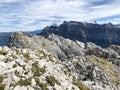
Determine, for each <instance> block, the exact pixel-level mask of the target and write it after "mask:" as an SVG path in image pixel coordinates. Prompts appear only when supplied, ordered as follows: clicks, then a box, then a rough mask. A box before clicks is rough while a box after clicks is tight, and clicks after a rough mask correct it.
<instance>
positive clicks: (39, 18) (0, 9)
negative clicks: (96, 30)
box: [0, 0, 120, 32]
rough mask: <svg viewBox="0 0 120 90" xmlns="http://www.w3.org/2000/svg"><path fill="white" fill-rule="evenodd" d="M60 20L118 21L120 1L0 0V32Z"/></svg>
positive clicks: (25, 29)
mask: <svg viewBox="0 0 120 90" xmlns="http://www.w3.org/2000/svg"><path fill="white" fill-rule="evenodd" d="M63 21H83V22H93V21H97V22H98V23H109V22H111V23H114V24H120V0H0V32H8V31H33V30H39V29H42V28H44V27H45V26H47V25H51V24H54V23H57V24H59V23H62V22H63Z"/></svg>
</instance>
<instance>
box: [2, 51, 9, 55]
mask: <svg viewBox="0 0 120 90" xmlns="http://www.w3.org/2000/svg"><path fill="white" fill-rule="evenodd" d="M7 54H8V52H7V51H0V55H7Z"/></svg>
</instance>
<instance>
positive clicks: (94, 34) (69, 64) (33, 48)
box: [0, 21, 120, 90]
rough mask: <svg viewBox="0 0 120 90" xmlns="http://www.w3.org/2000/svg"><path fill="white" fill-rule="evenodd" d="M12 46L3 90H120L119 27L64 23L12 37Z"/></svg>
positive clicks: (3, 56) (6, 52)
mask: <svg viewBox="0 0 120 90" xmlns="http://www.w3.org/2000/svg"><path fill="white" fill-rule="evenodd" d="M110 31H111V32H110ZM115 34H116V36H114V35H115ZM97 40H99V41H97ZM100 40H104V41H105V42H104V41H103V42H102V41H100ZM110 40H111V41H110ZM88 41H91V42H88ZM108 41H109V43H108ZM116 42H117V43H118V45H113V43H116ZM97 44H98V45H97ZM7 45H8V46H6V47H5V46H3V47H0V64H1V65H0V72H1V73H0V90H4V89H5V90H120V46H119V25H112V24H110V23H109V24H103V25H99V24H96V23H94V24H93V23H82V22H74V21H70V22H64V23H63V24H61V25H55V24H54V25H52V26H49V27H46V28H44V29H43V31H42V32H41V33H40V34H39V33H38V34H36V35H30V34H27V33H23V32H15V33H12V34H11V35H10V37H9V39H8V44H7ZM99 45H100V46H99ZM103 47H104V48H103Z"/></svg>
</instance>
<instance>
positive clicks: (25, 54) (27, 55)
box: [23, 53, 32, 60]
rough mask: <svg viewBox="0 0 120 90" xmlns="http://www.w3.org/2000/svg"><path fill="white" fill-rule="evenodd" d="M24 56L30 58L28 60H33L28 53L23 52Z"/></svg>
mask: <svg viewBox="0 0 120 90" xmlns="http://www.w3.org/2000/svg"><path fill="white" fill-rule="evenodd" d="M23 56H24V57H25V58H26V59H28V60H31V59H32V58H31V57H30V56H29V54H28V53H23Z"/></svg>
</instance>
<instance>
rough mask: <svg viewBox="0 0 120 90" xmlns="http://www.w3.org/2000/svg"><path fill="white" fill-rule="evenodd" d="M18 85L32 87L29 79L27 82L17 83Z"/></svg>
mask: <svg viewBox="0 0 120 90" xmlns="http://www.w3.org/2000/svg"><path fill="white" fill-rule="evenodd" d="M16 85H20V86H28V85H31V78H28V79H25V80H20V81H18V82H17V83H16Z"/></svg>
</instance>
